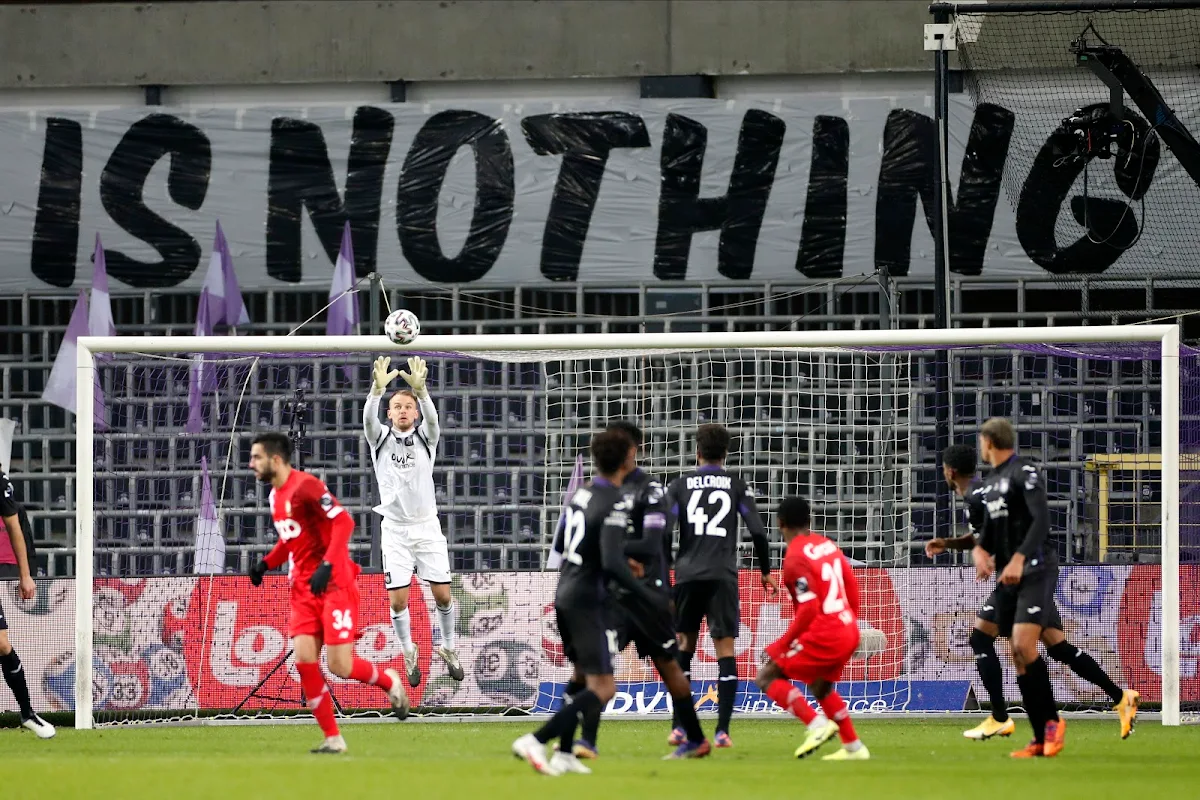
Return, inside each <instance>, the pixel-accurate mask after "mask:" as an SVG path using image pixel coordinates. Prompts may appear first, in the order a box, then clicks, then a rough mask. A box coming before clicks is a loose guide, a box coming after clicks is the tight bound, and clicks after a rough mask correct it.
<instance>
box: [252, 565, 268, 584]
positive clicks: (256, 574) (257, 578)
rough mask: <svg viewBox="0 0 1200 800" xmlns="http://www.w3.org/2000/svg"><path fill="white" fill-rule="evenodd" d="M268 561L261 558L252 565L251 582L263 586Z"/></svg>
mask: <svg viewBox="0 0 1200 800" xmlns="http://www.w3.org/2000/svg"><path fill="white" fill-rule="evenodd" d="M269 569H270V567H268V566H267V562H266V561H263V560H262V559H259V561H258V563H257V564H255V565H253V566H252V567H250V582H251V583H252V584H254V585H255V586H262V582H263V576H264V575H266V574H267V570H269Z"/></svg>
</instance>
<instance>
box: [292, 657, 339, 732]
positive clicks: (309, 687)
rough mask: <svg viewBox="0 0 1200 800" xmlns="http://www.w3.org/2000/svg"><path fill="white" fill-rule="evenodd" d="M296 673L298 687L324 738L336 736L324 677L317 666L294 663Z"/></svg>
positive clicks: (335, 724)
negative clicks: (302, 691) (302, 692)
mask: <svg viewBox="0 0 1200 800" xmlns="http://www.w3.org/2000/svg"><path fill="white" fill-rule="evenodd" d="M296 672H299V673H300V687H301V688H302V689H304V696H305V697H306V698H307V699H308V707H309V708H310V709H312V714H313V716H314V717H316V719H317V724H318V725H320V726H321V730H322V732H324V734H325V736H326V738H328V737H330V736H337V735H338V724H337V720H335V719H334V718H333V702H332V701H331V700H330V698H329V687H328V686H326V685H325V676H324V675H322V674H321V667H320V665H319V664H302V663H299V662H297V663H296Z"/></svg>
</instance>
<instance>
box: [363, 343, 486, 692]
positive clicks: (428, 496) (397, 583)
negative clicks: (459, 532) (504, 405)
mask: <svg viewBox="0 0 1200 800" xmlns="http://www.w3.org/2000/svg"><path fill="white" fill-rule="evenodd" d="M391 363H392V360H391V359H390V358H386V357H380V358H377V359H376V360H375V368H374V372H373V380H372V384H371V392H370V394H368V395H367V402H366V404H365V405H364V406H363V432H364V433H365V435H366V437H367V444H368V446H369V447H370V448H371V463H372V465H373V466H374V468H375V481H376V482H377V483H378V485H379V505H377V506H375V511H376V513H378V514H379V515H380V516H381V517H383V521H382V523H381V531H382V536H381V545H382V550H383V569H384V585H385V587H386V588H387V592H388V600H389V601H390V602H391V606H392V627H393V628H394V629H395V630H396V636H398V637H399V639H400V645H401V647H402V649H403V653H404V667H405V672H406V673H407V675H408V682H409V684H410V685H412V686H417V685H418V684H419V683H420V682H421V666H420V664H419V662H418V657H419V655H420V653H419V649H418V647H417V645H416V643H415V642H414V641H413V637H412V618H411V616H410V615H409V612H408V588H409V584H411V583H412V576H413V571H414V570H415V571H416V573H417V576H418V577H420V578H421V579H423V580H425V581H428V583H429V588H430V591H431V592H432V593H433V599H434V601H435V602H436V603H437V619H438V628H439V630H440V631H441V644H440V645H439V646H438V648H437V654H438V656H439V657H440V658H441V659H442V661H444V662H446V669H447V670H448V671H449V673H450V677H451V678H453V679H454V680H456V681H461V680H462V679H463V668H462V663H461V662H460V661H459V659H458V654H457V653H456V652H455V650H454V615H455V609H454V600H453V598H452V597H451V595H450V557H449V554H448V552H447V548H446V537H445V536H444V535H442V526H441V523H439V522H438V515H437V502H436V501H435V500H434V496H433V462H434V459H435V458H436V453H437V445H438V440H439V438H440V437H441V429H440V428H439V427H438V415H437V409H436V408H435V407H434V405H433V401H432V400H430V399H429V390H428V389H427V388H426V377H427V376H428V373H429V370H428V368H427V367H426V366H425V361H424V359H422V358H420V357H413V358H410V359H408V372H401V371H400V370H394V369H389V368H390V367H391ZM397 376H399V377H400V378H403V379H404V382H405V383H407V384H408V388H404V389H400V390H399V391H397V392H394V393H393V394H392V395H391V397H389V398H388V401H387V420H388V422H389V423H390V424H389V425H388V426H387V427H384V425H382V424H381V423H380V421H379V403H380V400H381V399H382V398H383V394H384V391H385V390H386V389H387V386H388V384H389V383H391V382H392V381H393V380H394V379H395V378H396V377H397ZM418 422H419V423H420V424H418Z"/></svg>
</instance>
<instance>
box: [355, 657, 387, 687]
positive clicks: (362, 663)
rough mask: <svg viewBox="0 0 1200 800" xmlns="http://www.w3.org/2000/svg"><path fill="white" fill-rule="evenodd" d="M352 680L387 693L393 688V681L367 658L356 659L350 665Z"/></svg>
mask: <svg viewBox="0 0 1200 800" xmlns="http://www.w3.org/2000/svg"><path fill="white" fill-rule="evenodd" d="M350 680H352V681H358V682H359V683H366V684H369V685H371V686H378V687H379V688H380V689H383V690H384V691H385V692H386V691H388V690H389V689H391V688H392V679H391V678H389V677H388V676H387V675H385V674H384V672H383V670H381V669H379V667H377V666H375V665H374V664H372V663H371V662H370V661H367V660H366V659H365V658H355V659H354V662H353V663H352V664H351V665H350Z"/></svg>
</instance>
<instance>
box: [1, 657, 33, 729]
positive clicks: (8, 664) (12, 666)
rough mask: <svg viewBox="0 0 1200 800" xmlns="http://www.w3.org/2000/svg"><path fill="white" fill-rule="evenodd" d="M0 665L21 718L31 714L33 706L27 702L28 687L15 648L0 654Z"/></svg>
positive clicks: (27, 717)
mask: <svg viewBox="0 0 1200 800" xmlns="http://www.w3.org/2000/svg"><path fill="white" fill-rule="evenodd" d="M0 667H2V668H3V669H4V682H5V683H7V684H8V688H9V689H12V693H13V697H15V698H16V699H17V705H18V706H20V708H21V718H22V719H29V718H30V717H32V716H33V706H32V705H30V703H29V687H28V686H27V685H26V683H25V668H24V667H23V666H22V665H21V659H20V658H19V657H18V656H17V651H16V650H10V651H9V653H8V655H6V656H0Z"/></svg>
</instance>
